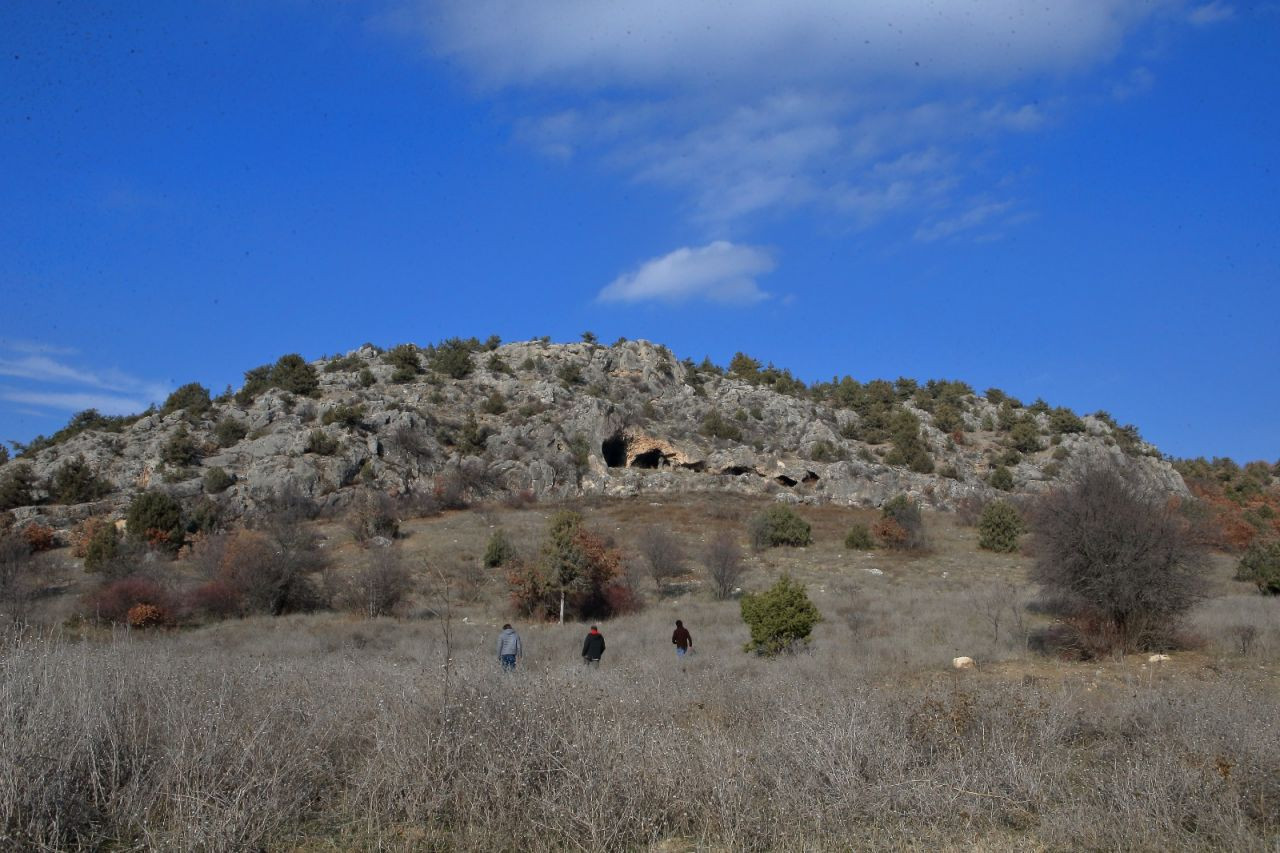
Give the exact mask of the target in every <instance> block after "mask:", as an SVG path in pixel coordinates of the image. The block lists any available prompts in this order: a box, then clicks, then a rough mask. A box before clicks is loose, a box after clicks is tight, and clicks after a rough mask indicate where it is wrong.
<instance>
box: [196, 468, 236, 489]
mask: <svg viewBox="0 0 1280 853" xmlns="http://www.w3.org/2000/svg"><path fill="white" fill-rule="evenodd" d="M235 481H236V478H235V476H234V475H232V474H228V473H227V472H226V470H225V469H223V468H219V467H213V468H210V469H209V470H208V471H205V472H204V481H203V484H204V490H205V491H206V492H208V493H209V494H211V495H216V494H218V493H220V492H225V491H226V490H227V489H229V488H231V486H232V485H233V484H234V483H235Z"/></svg>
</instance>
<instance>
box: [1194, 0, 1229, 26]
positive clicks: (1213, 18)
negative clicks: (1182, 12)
mask: <svg viewBox="0 0 1280 853" xmlns="http://www.w3.org/2000/svg"><path fill="white" fill-rule="evenodd" d="M1235 16H1236V10H1235V8H1234V7H1232V6H1228V5H1227V4H1226V3H1220V2H1216V0H1215V2H1213V3H1205V4H1204V5H1202V6H1197V7H1195V8H1194V9H1192V10H1191V12H1190V13H1189V14H1188V15H1187V20H1189V21H1190V22H1191V23H1193V24H1195V25H1196V26H1198V27H1203V26H1207V25H1209V24H1217V23H1221V22H1222V21H1229V20H1231V19H1232V18H1234V17H1235Z"/></svg>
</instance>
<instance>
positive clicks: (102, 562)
mask: <svg viewBox="0 0 1280 853" xmlns="http://www.w3.org/2000/svg"><path fill="white" fill-rule="evenodd" d="M121 555H122V549H121V547H120V532H119V531H118V530H116V526H115V525H114V524H112V523H111V522H109V521H99V523H98V524H97V525H96V526H94V527H93V528H92V532H91V533H90V534H89V539H88V541H87V542H86V543H85V546H84V570H85V571H86V572H103V573H104V574H115V573H114V572H112V571H111V569H112V568H113V567H114V564H115V563H116V561H117V560H118V559H119V558H120V557H121Z"/></svg>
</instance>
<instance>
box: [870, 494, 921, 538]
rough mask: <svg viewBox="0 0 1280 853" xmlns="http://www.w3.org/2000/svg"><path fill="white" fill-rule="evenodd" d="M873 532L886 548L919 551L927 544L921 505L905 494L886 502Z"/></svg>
mask: <svg viewBox="0 0 1280 853" xmlns="http://www.w3.org/2000/svg"><path fill="white" fill-rule="evenodd" d="M873 532H874V533H876V537H877V538H878V539H879V540H881V544H883V546H884V547H886V548H893V549H908V551H918V549H920V548H924V546H925V544H927V539H925V537H924V520H923V519H922V517H920V507H919V506H918V505H916V503H915V501H913V500H910V498H909V497H906V496H905V494H899V496H897V497H895V498H891V500H890V501H887V502H886V503H884V506H882V507H881V517H879V521H877V523H876V526H874V528H873Z"/></svg>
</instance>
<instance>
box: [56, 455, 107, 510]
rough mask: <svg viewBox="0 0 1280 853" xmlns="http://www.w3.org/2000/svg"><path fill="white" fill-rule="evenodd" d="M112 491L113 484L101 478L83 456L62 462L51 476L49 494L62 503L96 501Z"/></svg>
mask: <svg viewBox="0 0 1280 853" xmlns="http://www.w3.org/2000/svg"><path fill="white" fill-rule="evenodd" d="M110 491H111V484H110V483H108V482H107V481H106V480H103V479H101V478H99V477H98V475H97V474H96V473H94V470H93V469H92V468H90V467H89V463H87V462H85V461H84V457H83V456H77V457H75V458H74V459H69V460H67V461H66V462H64V463H62V464H61V465H60V466H58V468H57V470H56V471H54V472H53V476H52V477H50V478H49V496H50V497H51V498H52V499H53V500H54V501H55V502H56V503H60V504H81V503H86V502H87V501H96V500H97V499H98V498H100V497H102V496H103V495H105V494H107V493H108V492H110Z"/></svg>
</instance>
